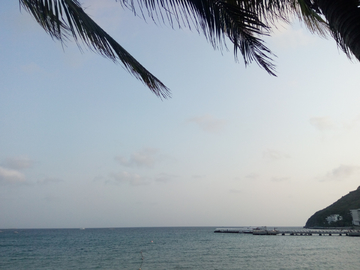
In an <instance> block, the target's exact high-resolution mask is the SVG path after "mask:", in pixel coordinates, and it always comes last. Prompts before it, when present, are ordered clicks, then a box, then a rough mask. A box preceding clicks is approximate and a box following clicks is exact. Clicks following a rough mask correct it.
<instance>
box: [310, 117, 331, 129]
mask: <svg viewBox="0 0 360 270" xmlns="http://www.w3.org/2000/svg"><path fill="white" fill-rule="evenodd" d="M309 121H310V124H311V125H313V126H314V127H316V128H317V129H319V130H321V131H323V130H332V129H336V128H337V126H336V125H335V123H334V121H333V120H332V119H331V118H330V117H328V116H324V117H311V118H310V120H309Z"/></svg>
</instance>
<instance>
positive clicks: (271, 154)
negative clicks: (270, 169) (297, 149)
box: [263, 149, 290, 160]
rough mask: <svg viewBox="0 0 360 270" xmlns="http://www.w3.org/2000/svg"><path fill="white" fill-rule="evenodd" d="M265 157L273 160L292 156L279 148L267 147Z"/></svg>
mask: <svg viewBox="0 0 360 270" xmlns="http://www.w3.org/2000/svg"><path fill="white" fill-rule="evenodd" d="M263 158H265V159H271V160H279V159H284V158H290V156H289V155H288V154H286V153H282V152H280V151H277V150H271V149H267V150H265V151H264V152H263Z"/></svg>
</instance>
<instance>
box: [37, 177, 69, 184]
mask: <svg viewBox="0 0 360 270" xmlns="http://www.w3.org/2000/svg"><path fill="white" fill-rule="evenodd" d="M60 182H64V181H63V180H62V179H59V178H51V177H50V178H45V179H42V180H38V181H37V183H38V184H40V185H48V184H55V183H60Z"/></svg>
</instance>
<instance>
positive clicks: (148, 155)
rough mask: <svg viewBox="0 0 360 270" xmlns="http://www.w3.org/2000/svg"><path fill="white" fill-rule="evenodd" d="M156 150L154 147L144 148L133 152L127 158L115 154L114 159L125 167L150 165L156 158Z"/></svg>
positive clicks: (152, 164)
mask: <svg viewBox="0 0 360 270" xmlns="http://www.w3.org/2000/svg"><path fill="white" fill-rule="evenodd" d="M158 152H159V151H158V150H157V149H154V148H144V149H142V150H140V151H139V152H136V153H133V154H132V155H131V156H130V158H128V159H127V158H125V157H123V156H117V157H115V160H116V161H118V162H119V163H120V164H121V165H123V166H126V167H133V166H136V167H152V166H154V164H155V162H156V160H157V159H158Z"/></svg>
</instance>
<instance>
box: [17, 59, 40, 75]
mask: <svg viewBox="0 0 360 270" xmlns="http://www.w3.org/2000/svg"><path fill="white" fill-rule="evenodd" d="M20 68H21V70H22V71H23V72H25V73H27V74H30V75H33V74H34V73H40V74H43V73H44V70H43V69H42V68H41V67H40V66H39V65H37V64H36V63H34V62H31V63H29V64H26V65H22V66H20Z"/></svg>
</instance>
